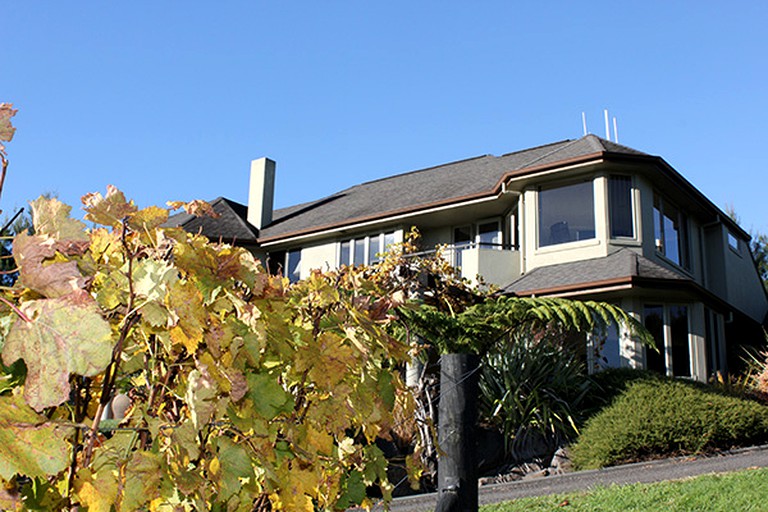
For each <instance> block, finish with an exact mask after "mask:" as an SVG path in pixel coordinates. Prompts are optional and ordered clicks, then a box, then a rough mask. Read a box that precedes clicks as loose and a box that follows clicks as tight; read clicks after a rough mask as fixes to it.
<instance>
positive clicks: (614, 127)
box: [613, 116, 619, 143]
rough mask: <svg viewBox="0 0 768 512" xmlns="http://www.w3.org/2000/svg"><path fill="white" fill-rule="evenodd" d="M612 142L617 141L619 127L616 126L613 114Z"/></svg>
mask: <svg viewBox="0 0 768 512" xmlns="http://www.w3.org/2000/svg"><path fill="white" fill-rule="evenodd" d="M613 142H616V143H618V142H619V129H618V128H617V126H616V116H613Z"/></svg>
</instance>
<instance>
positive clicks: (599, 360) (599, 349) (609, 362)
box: [587, 322, 622, 373]
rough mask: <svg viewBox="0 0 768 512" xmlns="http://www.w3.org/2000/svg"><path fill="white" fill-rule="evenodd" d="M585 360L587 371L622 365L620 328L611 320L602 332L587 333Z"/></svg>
mask: <svg viewBox="0 0 768 512" xmlns="http://www.w3.org/2000/svg"><path fill="white" fill-rule="evenodd" d="M587 362H588V364H589V373H594V372H599V371H601V370H605V369H606V368H620V367H621V366H622V364H621V330H620V329H619V326H618V325H616V323H613V322H612V323H611V325H610V326H608V328H607V329H606V330H605V331H604V332H593V333H591V334H590V335H589V337H588V340H587Z"/></svg>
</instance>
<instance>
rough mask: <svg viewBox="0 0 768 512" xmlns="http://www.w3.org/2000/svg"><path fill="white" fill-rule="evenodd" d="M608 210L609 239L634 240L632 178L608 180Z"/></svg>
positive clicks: (619, 177) (610, 178) (624, 177)
mask: <svg viewBox="0 0 768 512" xmlns="http://www.w3.org/2000/svg"><path fill="white" fill-rule="evenodd" d="M608 209H609V213H610V219H611V238H634V237H635V223H634V216H633V214H632V177H630V176H610V177H609V178H608Z"/></svg>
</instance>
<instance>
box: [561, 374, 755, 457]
mask: <svg viewBox="0 0 768 512" xmlns="http://www.w3.org/2000/svg"><path fill="white" fill-rule="evenodd" d="M766 441H768V407H766V406H763V405H761V404H758V403H756V402H753V401H750V400H745V399H740V398H736V397H733V396H727V395H725V394H722V393H719V392H717V391H716V390H714V389H713V388H711V387H707V386H704V385H701V384H696V383H692V382H687V381H680V380H673V379H668V378H661V377H659V378H655V379H640V380H636V381H635V382H630V383H629V384H627V387H626V391H625V392H623V393H622V394H621V395H620V396H618V397H617V398H616V399H615V400H614V401H613V403H612V404H611V405H609V406H607V407H606V408H605V409H603V410H602V411H601V412H599V413H597V414H596V415H595V416H594V417H593V418H591V419H590V420H589V421H588V422H587V424H586V426H585V427H584V429H582V432H581V436H580V437H579V439H578V442H577V443H576V444H575V445H574V446H573V447H572V454H571V455H572V459H573V463H574V466H575V467H577V468H579V469H591V468H599V467H603V466H611V465H614V464H619V463H624V462H633V461H638V460H645V459H653V458H658V457H662V456H670V455H682V454H693V453H700V452H709V451H715V450H721V449H728V448H732V447H736V446H748V445H751V444H754V443H764V442H766Z"/></svg>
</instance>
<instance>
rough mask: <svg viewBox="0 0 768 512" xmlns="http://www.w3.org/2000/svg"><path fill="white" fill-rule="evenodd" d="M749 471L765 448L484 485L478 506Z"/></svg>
mask: <svg viewBox="0 0 768 512" xmlns="http://www.w3.org/2000/svg"><path fill="white" fill-rule="evenodd" d="M751 467H768V446H760V447H755V448H745V449H741V450H735V451H732V452H726V453H723V454H719V455H712V456H707V457H705V456H699V457H679V458H675V459H665V460H657V461H653V462H639V463H636V464H627V465H625V466H616V467H612V468H606V469H598V470H594V471H579V472H575V473H567V474H565V475H558V476H548V477H541V478H536V479H533V480H525V481H518V482H510V483H505V484H495V485H487V486H483V487H481V488H480V504H481V505H486V504H489V503H498V502H500V501H509V500H514V499H517V498H524V497H528V496H542V495H545V494H562V493H568V492H574V491H581V490H586V489H589V488H591V487H595V486H598V485H600V486H608V485H612V484H631V483H650V482H660V481H662V480H679V479H682V478H686V477H691V476H697V475H704V474H707V473H725V472H728V471H736V470H739V469H746V468H751ZM436 502H437V495H436V494H422V495H419V496H408V497H405V498H396V499H395V500H393V501H392V504H391V510H392V511H394V512H422V511H428V510H434V509H435V503H436ZM373 510H384V508H383V507H375V508H374V509H373Z"/></svg>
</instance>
